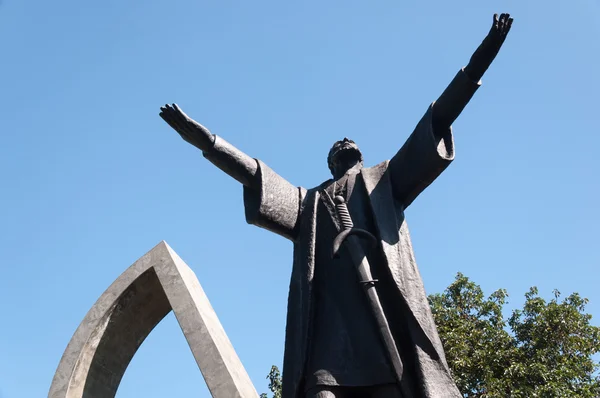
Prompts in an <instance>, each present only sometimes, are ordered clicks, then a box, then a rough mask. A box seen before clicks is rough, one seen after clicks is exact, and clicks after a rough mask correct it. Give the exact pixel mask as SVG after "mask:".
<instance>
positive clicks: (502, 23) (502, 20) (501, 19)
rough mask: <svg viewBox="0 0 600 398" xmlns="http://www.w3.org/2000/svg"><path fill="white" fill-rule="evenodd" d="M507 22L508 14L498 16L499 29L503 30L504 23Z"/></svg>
mask: <svg viewBox="0 0 600 398" xmlns="http://www.w3.org/2000/svg"><path fill="white" fill-rule="evenodd" d="M507 20H508V14H506V13H503V14H501V15H500V27H501V28H502V29H503V30H504V27H505V26H506V21H507Z"/></svg>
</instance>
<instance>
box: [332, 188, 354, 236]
mask: <svg viewBox="0 0 600 398" xmlns="http://www.w3.org/2000/svg"><path fill="white" fill-rule="evenodd" d="M333 203H335V209H336V210H337V213H338V217H339V220H340V223H341V224H342V229H351V228H352V227H354V223H353V222H352V217H350V212H349V211H348V206H347V205H346V201H345V200H344V197H343V196H339V195H338V196H336V197H335V198H333Z"/></svg>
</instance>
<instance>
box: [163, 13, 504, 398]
mask: <svg viewBox="0 0 600 398" xmlns="http://www.w3.org/2000/svg"><path fill="white" fill-rule="evenodd" d="M511 24H512V18H510V16H509V15H508V14H501V15H500V16H499V17H498V15H494V18H493V25H492V28H491V30H490V32H489V33H488V34H487V36H486V37H485V39H484V40H483V42H482V43H481V45H480V46H479V47H478V48H477V50H476V51H475V53H474V54H473V56H472V57H471V59H470V62H469V63H468V65H467V66H466V67H464V68H463V69H461V70H460V71H459V72H458V74H457V75H456V77H455V78H454V79H453V80H452V82H451V83H450V85H449V86H448V87H447V88H446V90H445V91H444V92H443V93H442V95H441V96H440V97H439V99H438V100H437V101H436V102H434V103H433V104H432V105H430V106H429V108H428V109H427V111H426V112H425V115H424V116H423V118H422V119H421V120H420V121H419V123H418V124H417V126H416V128H415V130H414V131H413V133H412V134H411V135H410V136H409V138H408V139H407V141H406V142H405V143H404V145H403V146H402V147H401V148H400V150H399V151H398V152H397V153H396V154H395V155H394V157H392V159H390V160H388V161H384V162H382V163H379V164H377V165H376V166H373V167H369V168H366V167H363V156H362V153H361V152H360V150H359V149H358V146H357V145H356V143H354V141H352V140H350V139H348V138H344V139H343V140H341V141H338V142H336V143H335V144H334V145H333V147H332V148H331V150H330V151H329V155H328V157H327V164H328V166H329V170H330V171H331V174H332V178H331V179H329V180H327V181H325V182H323V183H322V184H321V185H319V186H317V187H315V188H312V189H305V188H302V187H296V186H294V185H292V184H291V183H289V182H288V181H286V180H285V179H284V178H282V177H281V176H279V175H278V174H277V173H275V172H274V171H273V170H272V169H271V168H269V167H268V166H267V165H266V164H264V163H263V162H261V161H260V160H257V159H253V158H251V157H250V156H248V155H246V154H245V153H242V152H241V151H239V150H238V149H236V148H235V147H234V146H232V145H231V144H229V143H228V142H227V141H225V140H224V139H222V138H220V137H218V136H216V135H213V134H211V133H210V131H209V130H208V129H207V128H206V127H204V126H202V125H200V124H199V123H197V122H196V121H194V120H192V119H191V118H190V117H188V116H187V115H186V114H185V113H184V112H183V111H182V110H181V109H180V108H179V107H178V106H177V105H175V104H173V105H165V106H164V107H162V108H161V113H160V116H161V117H162V118H163V119H164V120H165V121H166V122H167V123H168V124H169V125H170V126H171V127H172V128H173V129H175V131H177V132H178V133H179V134H180V135H181V137H182V138H183V139H184V140H185V141H187V142H188V143H190V144H192V145H194V146H195V147H197V148H199V149H200V150H201V151H202V153H203V154H204V157H206V158H207V159H208V160H209V161H210V162H212V163H213V164H214V165H216V166H217V167H219V168H220V169H221V170H223V171H224V172H226V173H227V174H229V175H230V176H232V177H233V178H235V179H236V180H238V181H239V182H240V183H241V184H242V185H243V187H244V206H245V214H246V220H247V222H248V223H250V224H254V225H257V226H259V227H262V228H266V229H268V230H269V231H272V232H275V233H277V234H279V235H281V236H283V237H285V238H287V239H290V240H291V241H292V242H293V244H294V254H293V268H292V276H291V281H290V291H289V298H288V312H287V326H286V339H285V354H284V364H283V398H304V397H311V398H350V397H373V398H393V397H396V398H398V397H402V398H413V397H415V398H416V397H418V398H447V397H448V398H450V397H452V398H454V397H456V398H460V397H462V395H461V394H460V392H459V391H458V389H457V388H456V385H455V383H454V381H453V380H452V376H451V373H450V370H449V368H448V364H447V363H446V359H445V356H444V350H443V348H442V344H441V342H440V338H439V336H438V333H437V330H436V327H435V324H434V320H433V317H432V314H431V310H430V308H429V304H428V301H427V295H426V293H425V290H424V288H423V282H422V280H421V276H420V274H419V271H418V269H417V265H416V263H415V258H414V254H413V249H412V245H411V241H410V236H409V232H408V228H407V225H406V221H405V219H404V213H405V210H406V209H407V208H408V206H410V204H411V203H412V202H413V201H414V200H415V198H416V197H417V196H418V195H419V194H420V193H421V192H423V190H424V189H425V188H427V186H428V185H429V184H431V183H432V182H433V180H435V179H436V178H437V177H438V176H439V175H440V174H441V172H442V171H444V169H446V167H448V165H449V164H450V162H452V160H453V159H454V142H453V136H452V128H451V125H452V123H453V122H454V120H455V119H456V118H457V117H458V115H459V114H460V113H461V112H462V110H463V109H464V107H465V106H466V105H467V103H468V102H469V101H470V100H471V98H472V97H473V95H474V94H475V91H477V89H478V88H479V86H480V79H481V77H482V76H483V74H484V73H485V71H486V70H487V69H488V67H489V66H490V65H491V63H492V61H493V60H494V58H495V57H496V55H497V54H498V52H499V50H500V47H501V46H502V44H503V43H504V40H505V39H506V36H507V34H508V32H509V31H510V28H511ZM338 197H341V198H343V201H345V203H346V205H347V210H348V213H349V216H350V217H351V219H352V222H353V224H354V226H355V227H356V228H360V229H362V230H365V231H368V232H370V233H371V234H372V235H373V236H375V238H376V242H377V244H376V245H375V247H373V248H371V249H369V250H368V251H366V253H367V254H366V255H365V257H366V260H368V264H369V265H370V272H371V274H372V280H373V282H372V283H373V284H374V285H375V288H376V291H377V293H378V299H379V302H380V307H381V309H382V313H383V315H384V317H385V321H386V323H387V325H388V326H387V327H388V329H389V331H390V332H391V336H393V344H395V347H393V348H394V349H393V350H390V349H389V346H388V345H386V344H384V343H382V338H381V331H380V330H379V328H378V324H377V323H376V322H375V321H374V316H373V310H372V308H371V307H370V306H369V304H368V302H367V299H366V296H365V294H364V290H365V289H364V286H363V285H362V284H361V283H359V281H358V278H357V273H356V267H355V265H356V264H355V263H356V258H355V257H356V256H351V255H350V251H349V250H348V249H349V248H348V247H344V246H342V247H341V249H340V250H339V253H338V255H337V256H332V255H331V248H332V245H333V241H334V239H335V238H336V236H337V235H338V234H339V232H340V229H342V228H343V227H342V226H341V225H340V220H339V218H338V214H336V211H335V210H336V208H335V206H336V204H335V203H334V201H333V200H332V198H338ZM390 351H394V352H396V354H397V355H398V357H399V361H400V363H401V367H400V369H401V373H400V374H399V373H398V372H397V370H398V369H397V367H394V366H392V363H391V361H390V357H391V355H392V354H391V353H390Z"/></svg>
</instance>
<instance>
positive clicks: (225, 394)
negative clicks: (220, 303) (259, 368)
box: [48, 241, 258, 398]
mask: <svg viewBox="0 0 600 398" xmlns="http://www.w3.org/2000/svg"><path fill="white" fill-rule="evenodd" d="M171 310H173V312H174V313H175V317H176V318H177V321H178V322H179V325H180V326H181V330H182V331H183V334H184V336H185V338H186V340H187V342H188V344H189V346H190V348H191V350H192V353H193V355H194V358H195V359H196V363H197V364H198V367H199V368H200V371H201V372H202V375H203V376H204V380H205V381H206V384H207V386H208V389H209V391H210V393H211V395H212V396H213V397H216V398H236V397H239V398H257V397H258V394H257V392H256V389H255V388H254V386H253V385H252V382H251V381H250V378H249V377H248V374H247V373H246V371H245V369H244V367H243V365H242V363H241V362H240V360H239V358H238V356H237V354H236V353H235V350H234V349H233V346H232V345H231V342H230V341H229V338H228V337H227V335H226V334H225V331H224V330H223V327H222V326H221V323H220V322H219V319H218V318H217V314H216V313H215V311H214V309H213V308H212V306H211V305H210V302H209V301H208V298H207V297H206V294H205V293H204V291H203V290H202V287H201V286H200V282H198V279H197V278H196V275H195V274H194V272H193V271H192V270H191V269H190V268H189V267H188V266H187V265H186V264H185V263H184V262H183V260H181V258H179V256H178V255H177V254H176V253H175V252H174V251H173V250H172V249H171V248H170V247H169V245H167V243H166V242H164V241H163V242H161V243H159V244H158V245H157V246H156V247H154V248H153V249H152V250H150V251H149V252H148V253H146V255H144V256H143V257H142V258H140V259H139V260H137V261H136V262H135V263H134V264H133V265H132V266H130V267H129V268H128V269H127V270H126V271H125V272H124V273H123V274H121V276H119V277H118V278H117V279H116V280H115V281H114V282H113V284H112V285H111V286H110V287H109V288H108V289H107V290H106V291H105V292H104V293H103V294H102V296H100V298H99V299H98V301H96V303H95V304H94V306H93V307H92V308H91V309H90V311H89V312H88V313H87V315H86V316H85V318H84V319H83V321H82V322H81V324H80V325H79V327H78V328H77V330H76V331H75V334H74V335H73V337H72V339H71V341H70V342H69V344H68V346H67V348H66V350H65V352H64V354H63V356H62V359H61V360H60V364H59V365H58V369H57V371H56V374H55V375H54V379H53V380H52V386H51V387H50V393H49V395H48V397H49V398H113V397H114V396H115V394H116V392H117V388H118V387H119V384H120V382H121V379H122V377H123V374H124V373H125V370H126V369H127V366H128V365H129V362H130V361H131V359H132V358H133V355H134V354H135V353H136V351H137V349H138V348H139V346H140V345H141V344H142V342H143V341H144V339H145V338H146V337H148V335H149V334H150V332H151V331H152V329H154V327H155V326H156V325H157V324H158V323H159V322H160V321H161V320H162V319H163V318H164V317H165V316H166V315H167V314H168V313H169V311H171Z"/></svg>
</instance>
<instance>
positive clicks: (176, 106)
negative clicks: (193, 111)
mask: <svg viewBox="0 0 600 398" xmlns="http://www.w3.org/2000/svg"><path fill="white" fill-rule="evenodd" d="M173 109H174V110H175V112H177V113H179V114H180V115H182V116H183V117H184V118H186V119H189V118H190V117H189V116H188V115H186V114H185V112H184V111H182V110H181V108H180V107H179V106H178V105H177V104H173Z"/></svg>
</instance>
